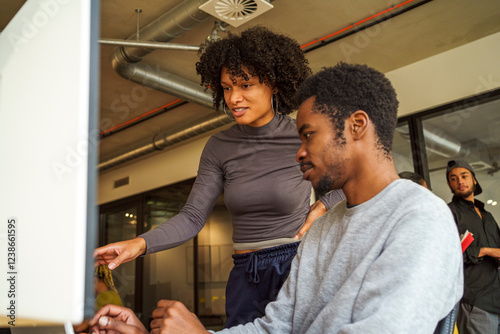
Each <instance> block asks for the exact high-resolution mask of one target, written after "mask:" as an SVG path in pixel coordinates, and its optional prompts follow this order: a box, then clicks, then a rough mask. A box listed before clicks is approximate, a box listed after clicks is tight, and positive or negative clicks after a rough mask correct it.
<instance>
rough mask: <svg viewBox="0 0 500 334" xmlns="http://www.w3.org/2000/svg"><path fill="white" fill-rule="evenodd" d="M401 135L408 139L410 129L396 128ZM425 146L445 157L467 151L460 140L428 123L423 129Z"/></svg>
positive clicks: (463, 154) (464, 153) (465, 153)
mask: <svg viewBox="0 0 500 334" xmlns="http://www.w3.org/2000/svg"><path fill="white" fill-rule="evenodd" d="M396 130H397V131H398V132H399V133H401V135H403V137H405V138H407V139H410V130H409V129H408V126H402V127H398V128H396ZM423 133H424V141H425V148H426V150H427V151H429V152H432V153H435V154H438V155H440V156H442V157H445V158H453V157H456V156H466V155H468V153H469V151H468V149H467V148H466V147H464V145H462V143H461V142H460V140H458V139H457V138H455V137H453V136H452V135H450V134H448V133H447V132H446V131H445V130H443V129H441V128H436V127H433V126H430V125H428V124H426V125H425V128H424V129H423Z"/></svg>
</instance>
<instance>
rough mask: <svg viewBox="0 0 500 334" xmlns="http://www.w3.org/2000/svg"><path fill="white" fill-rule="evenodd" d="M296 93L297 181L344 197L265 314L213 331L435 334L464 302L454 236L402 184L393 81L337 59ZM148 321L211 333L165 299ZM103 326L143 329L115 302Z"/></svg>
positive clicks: (435, 208)
mask: <svg viewBox="0 0 500 334" xmlns="http://www.w3.org/2000/svg"><path fill="white" fill-rule="evenodd" d="M298 98H299V101H300V102H301V106H300V109H299V111H298V114H297V129H298V132H299V136H300V138H301V140H302V146H301V147H300V149H299V151H298V153H297V156H296V159H297V161H299V162H300V163H301V170H302V172H303V176H304V179H307V180H309V181H310V182H311V183H312V184H313V186H314V188H315V189H316V191H317V192H318V193H319V194H320V195H321V194H323V193H326V192H328V191H330V190H332V189H343V191H344V194H345V196H346V200H345V201H343V202H341V203H339V204H337V205H336V206H334V207H333V208H331V209H330V210H329V211H328V212H327V213H326V214H325V215H324V216H323V217H321V218H319V219H317V220H316V221H315V222H314V224H313V226H312V227H311V229H310V230H309V232H308V233H307V235H306V237H305V239H304V240H303V241H302V243H301V245H300V247H299V250H298V253H297V256H296V258H295V259H294V261H293V263H292V268H291V272H290V275H289V277H288V279H287V281H286V282H285V284H284V286H283V288H282V289H281V291H280V293H279V294H278V298H277V300H276V301H275V302H272V303H270V304H268V306H267V307H266V310H265V316H264V317H262V318H258V319H256V320H255V321H254V322H252V323H248V324H246V325H239V326H236V327H232V328H230V329H225V330H223V331H222V332H220V333H223V334H229V333H433V332H434V329H435V328H436V325H437V323H438V322H439V320H441V319H442V318H444V317H445V316H446V315H447V314H448V313H449V312H450V310H451V309H452V308H453V307H454V305H455V304H456V303H457V302H458V301H459V300H460V297H461V296H462V292H463V274H462V254H461V248H460V241H459V237H458V232H457V229H456V226H455V223H454V221H453V217H452V215H451V212H450V210H449V209H448V207H447V205H446V203H444V202H443V201H442V200H441V199H439V198H438V197H436V196H434V195H433V194H432V193H431V192H430V191H429V190H427V189H425V188H423V187H421V186H419V185H417V184H415V183H413V182H411V181H408V180H401V179H399V177H398V174H397V172H396V168H395V166H394V161H393V158H392V152H391V147H392V139H393V135H394V130H395V127H396V124H397V106H398V101H397V98H396V93H395V91H394V89H393V87H392V85H391V83H390V82H389V80H388V79H387V78H386V77H385V76H384V75H383V74H382V73H380V72H378V71H376V70H374V69H372V68H369V67H367V66H364V65H363V66H361V65H349V64H345V63H340V64H338V65H337V66H335V67H332V68H327V69H324V70H323V71H321V72H319V73H318V74H316V75H314V76H313V77H311V78H309V79H308V80H306V82H305V83H304V84H303V86H302V87H301V89H300V90H299V95H298ZM118 311H119V312H118ZM117 314H119V315H118V316H117V317H114V318H110V317H101V316H103V315H111V316H115V315H117ZM125 314H126V315H127V316H125ZM153 317H154V320H153V321H152V323H151V328H152V333H176V334H178V333H189V334H195V333H207V331H206V330H205V329H204V327H203V326H202V325H201V323H200V322H199V321H198V319H197V318H196V316H194V315H193V314H192V313H190V312H189V311H188V310H187V309H186V308H185V306H184V305H183V304H182V303H180V302H176V301H168V300H162V301H160V302H159V303H158V308H157V309H156V310H155V311H154V313H153ZM99 318H101V319H100V320H99ZM98 320H99V323H100V326H101V328H106V329H117V328H120V332H121V333H124V334H126V333H144V330H143V329H139V330H138V325H137V322H138V320H136V318H134V317H132V316H131V315H130V313H127V311H124V310H121V309H117V308H114V307H111V306H110V307H109V308H108V309H107V310H106V309H105V310H103V311H100V312H99V313H98V314H97V315H96V317H94V319H93V323H96V322H97V321H98ZM136 325H137V326H136ZM132 327H133V329H134V331H130V332H128V330H130V329H131V328H132ZM122 329H123V330H122ZM125 330H127V331H125ZM135 330H138V331H135Z"/></svg>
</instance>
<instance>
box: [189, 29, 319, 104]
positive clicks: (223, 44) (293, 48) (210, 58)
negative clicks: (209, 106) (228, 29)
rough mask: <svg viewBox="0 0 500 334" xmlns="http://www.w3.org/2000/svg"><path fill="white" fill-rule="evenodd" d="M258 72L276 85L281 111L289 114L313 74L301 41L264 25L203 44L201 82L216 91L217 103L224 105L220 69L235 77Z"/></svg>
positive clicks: (215, 100)
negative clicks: (302, 87) (297, 94)
mask: <svg viewBox="0 0 500 334" xmlns="http://www.w3.org/2000/svg"><path fill="white" fill-rule="evenodd" d="M242 67H245V68H246V69H247V70H248V74H249V75H251V76H258V77H259V79H260V82H261V83H265V84H266V85H268V86H270V87H271V88H273V89H277V93H276V94H275V99H277V101H275V102H274V103H275V104H276V103H278V112H279V113H282V114H289V113H291V112H292V111H293V110H295V109H297V107H298V104H297V101H296V99H295V93H296V92H297V89H298V87H300V85H301V84H302V82H303V81H304V80H305V79H306V78H307V77H308V76H309V75H310V74H311V69H310V68H309V65H308V61H307V59H306V58H305V57H304V53H303V52H302V50H301V49H300V45H299V44H298V43H297V42H296V41H295V40H293V39H292V38H290V37H287V36H285V35H282V34H278V33H275V32H272V31H271V30H269V29H267V28H264V27H262V26H255V27H252V28H250V29H247V30H245V31H243V32H242V33H241V34H240V35H239V36H238V35H236V34H232V33H228V36H227V37H225V38H222V39H220V40H217V41H215V42H208V43H206V44H205V45H203V46H202V48H201V51H200V61H199V62H197V63H196V72H197V73H198V74H199V75H200V76H201V85H202V86H204V87H205V88H206V89H208V88H210V89H211V90H212V93H213V99H214V107H215V109H216V110H219V108H221V107H222V106H223V103H225V102H224V92H223V90H222V86H221V71H222V68H226V69H227V70H228V72H229V73H230V74H231V75H232V76H235V77H243V78H245V80H248V79H249V78H248V76H247V75H246V73H245V72H244V71H243V69H242Z"/></svg>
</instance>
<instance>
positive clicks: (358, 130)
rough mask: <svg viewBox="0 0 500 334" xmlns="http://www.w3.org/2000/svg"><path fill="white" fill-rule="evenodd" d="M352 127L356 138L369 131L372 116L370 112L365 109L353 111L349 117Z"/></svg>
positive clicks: (350, 129)
mask: <svg viewBox="0 0 500 334" xmlns="http://www.w3.org/2000/svg"><path fill="white" fill-rule="evenodd" d="M349 119H350V128H349V131H350V132H351V135H352V136H353V138H354V140H358V139H361V138H362V137H363V136H365V135H366V133H367V132H368V127H369V124H370V118H369V117H368V114H367V113H366V112H364V111H363V110H357V111H355V112H353V113H352V115H351V116H350V117H349Z"/></svg>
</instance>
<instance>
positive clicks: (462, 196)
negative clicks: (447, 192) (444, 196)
mask: <svg viewBox="0 0 500 334" xmlns="http://www.w3.org/2000/svg"><path fill="white" fill-rule="evenodd" d="M474 191H476V185H475V184H474V185H473V186H472V189H471V190H469V191H468V192H466V193H460V194H454V195H455V196H458V197H461V198H463V199H467V198H469V196H470V195H472V194H473V193H474Z"/></svg>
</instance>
